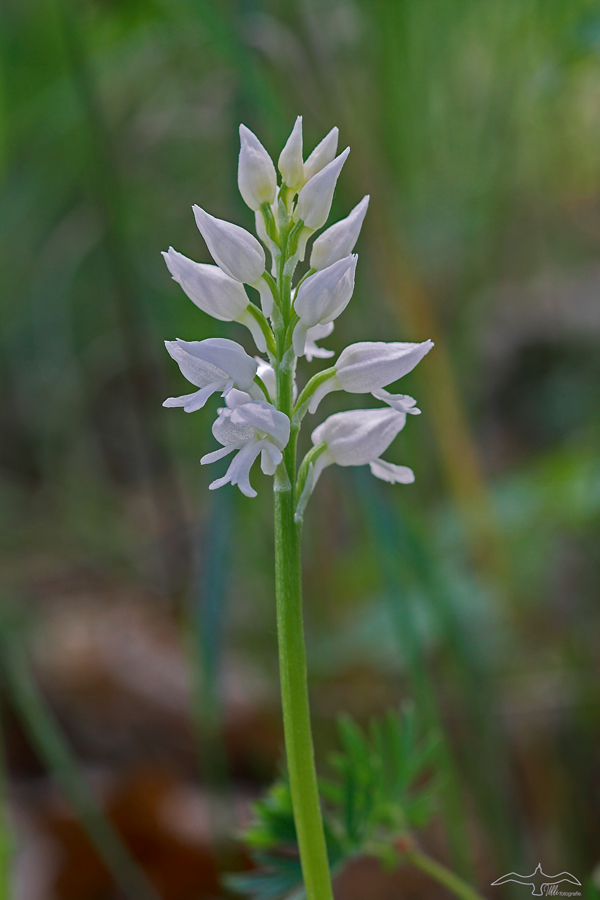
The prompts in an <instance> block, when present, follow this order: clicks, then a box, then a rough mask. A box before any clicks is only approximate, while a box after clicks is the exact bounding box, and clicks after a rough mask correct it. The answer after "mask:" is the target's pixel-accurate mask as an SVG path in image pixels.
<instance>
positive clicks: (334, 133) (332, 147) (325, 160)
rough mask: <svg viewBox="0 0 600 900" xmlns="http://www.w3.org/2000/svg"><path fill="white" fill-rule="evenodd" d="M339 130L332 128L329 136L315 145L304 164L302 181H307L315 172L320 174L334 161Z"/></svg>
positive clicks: (335, 127)
mask: <svg viewBox="0 0 600 900" xmlns="http://www.w3.org/2000/svg"><path fill="white" fill-rule="evenodd" d="M339 133H340V132H339V128H337V126H334V127H333V128H332V129H331V131H330V132H329V134H326V135H325V137H324V138H323V140H322V141H321V142H320V143H319V144H317V146H316V147H315V149H314V150H313V152H312V153H311V154H310V156H309V157H308V159H307V160H306V162H305V163H304V180H305V181H308V180H309V178H312V177H313V175H316V174H317V172H320V171H321V169H323V168H324V167H325V166H327V165H329V163H330V162H332V161H333V160H334V159H335V154H336V153H337V145H338V137H339Z"/></svg>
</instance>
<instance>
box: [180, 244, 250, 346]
mask: <svg viewBox="0 0 600 900" xmlns="http://www.w3.org/2000/svg"><path fill="white" fill-rule="evenodd" d="M163 256H164V258H165V262H166V264H167V267H168V269H169V272H170V273H171V276H172V277H173V280H174V281H176V282H177V283H178V284H180V285H181V287H182V288H183V290H184V291H185V293H186V294H187V295H188V297H189V298H190V300H191V301H192V303H195V304H196V306H198V307H199V308H200V309H201V310H203V311H204V312H206V313H208V314H209V315H210V316H214V318H215V319H220V320H221V321H222V322H241V324H242V325H245V326H246V327H247V328H249V329H250V331H251V332H252V336H253V338H254V341H255V343H256V346H257V347H258V349H259V350H260V351H261V352H264V351H265V350H266V346H267V345H266V341H265V336H264V334H263V333H262V331H261V329H260V325H259V324H258V322H257V321H256V319H255V318H254V316H253V315H252V313H251V312H250V311H249V309H248V307H249V305H250V301H249V300H248V295H247V294H246V291H245V290H244V288H243V287H242V285H241V284H240V283H239V281H235V280H234V279H233V278H230V277H229V275H226V274H225V272H223V271H222V269H220V268H219V266H211V265H208V264H206V263H197V262H194V261H193V260H191V259H188V258H187V256H183V254H181V253H178V252H177V250H173V248H172V247H169V250H168V252H167V253H163Z"/></svg>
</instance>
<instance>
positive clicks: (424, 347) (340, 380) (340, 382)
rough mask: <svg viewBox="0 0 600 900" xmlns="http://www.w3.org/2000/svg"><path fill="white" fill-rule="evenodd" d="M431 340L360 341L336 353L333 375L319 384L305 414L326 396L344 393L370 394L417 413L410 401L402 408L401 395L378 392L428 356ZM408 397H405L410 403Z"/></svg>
mask: <svg viewBox="0 0 600 900" xmlns="http://www.w3.org/2000/svg"><path fill="white" fill-rule="evenodd" d="M432 347H433V342H432V341H423V342H422V343H420V344H409V343H403V342H400V341H397V342H390V343H386V342H385V341H361V342H360V343H358V344H350V346H349V347H346V349H345V350H342V352H341V353H340V356H339V359H338V361H337V362H336V364H335V372H332V374H331V377H330V378H328V379H327V380H326V381H324V382H323V383H322V384H320V385H319V386H318V387H317V389H316V391H315V392H314V394H313V395H312V398H311V401H310V406H309V412H311V413H314V412H315V411H316V409H317V407H318V405H319V403H320V402H321V400H322V399H323V397H325V395H326V394H329V393H330V392H331V391H347V392H348V393H349V394H373V396H375V397H377V398H378V399H379V400H385V402H386V403H388V404H389V405H390V406H392V407H394V408H395V409H398V410H399V411H400V412H402V411H405V412H411V413H413V414H415V413H417V412H418V410H416V409H413V408H412V407H413V406H414V401H413V402H412V403H409V404H408V406H407V405H406V402H405V401H406V395H405V394H396V395H394V394H388V392H387V391H382V390H381V389H382V388H384V387H385V386H386V385H388V384H392V382H394V381H397V380H398V379H399V378H402V377H403V376H404V375H407V374H408V372H410V371H411V370H412V369H414V367H415V366H416V365H417V363H419V362H420V361H421V360H422V359H423V357H424V356H425V355H426V354H427V353H429V351H430V350H431V348H432ZM411 400H412V397H409V398H408V401H411Z"/></svg>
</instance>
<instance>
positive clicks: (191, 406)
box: [163, 382, 223, 413]
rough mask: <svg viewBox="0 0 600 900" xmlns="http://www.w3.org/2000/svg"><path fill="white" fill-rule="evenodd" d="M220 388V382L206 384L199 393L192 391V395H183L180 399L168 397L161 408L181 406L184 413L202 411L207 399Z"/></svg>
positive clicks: (221, 384) (221, 386) (221, 385)
mask: <svg viewBox="0 0 600 900" xmlns="http://www.w3.org/2000/svg"><path fill="white" fill-rule="evenodd" d="M222 388H223V383H222V382H216V383H215V384H207V385H206V386H205V387H203V388H201V389H200V390H199V391H194V393H193V394H184V395H183V396H182V397H169V399H168V400H165V402H164V403H163V406H166V407H174V406H183V408H184V410H185V412H187V413H191V412H197V411H198V410H199V409H202V407H203V406H204V405H205V404H206V401H207V400H208V398H209V397H211V396H212V395H213V394H216V393H217V391H220V390H221V389H222Z"/></svg>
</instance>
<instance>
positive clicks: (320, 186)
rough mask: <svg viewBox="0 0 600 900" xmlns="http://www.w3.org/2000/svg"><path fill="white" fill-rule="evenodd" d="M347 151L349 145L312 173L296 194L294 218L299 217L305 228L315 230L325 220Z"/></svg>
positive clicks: (348, 151) (320, 226) (321, 225)
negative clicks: (314, 173) (296, 201)
mask: <svg viewBox="0 0 600 900" xmlns="http://www.w3.org/2000/svg"><path fill="white" fill-rule="evenodd" d="M349 153H350V147H346V149H345V150H344V152H343V153H340V155H339V156H337V157H336V158H335V159H334V160H332V161H331V162H330V163H328V165H326V166H325V167H324V168H322V169H321V170H320V171H319V172H317V174H316V175H313V176H312V178H310V179H309V180H308V181H307V182H306V184H305V185H304V187H303V188H302V190H301V191H300V193H299V194H298V203H297V206H296V210H295V212H294V218H295V219H296V220H298V219H301V220H302V221H303V222H304V224H305V225H306V227H307V228H311V229H312V230H313V231H316V229H317V228H322V227H323V225H324V224H325V222H326V221H327V217H328V215H329V210H330V209H331V201H332V200H333V192H334V190H335V185H336V182H337V180H338V177H339V174H340V172H341V171H342V166H343V165H344V163H345V162H346V159H347V158H348V154H349Z"/></svg>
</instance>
